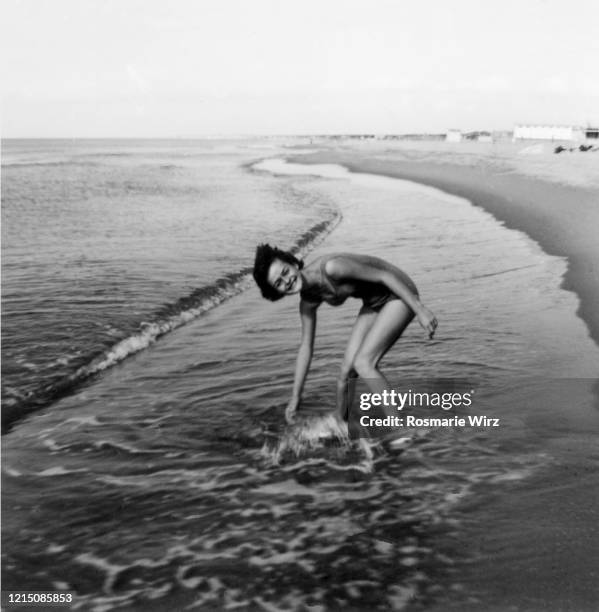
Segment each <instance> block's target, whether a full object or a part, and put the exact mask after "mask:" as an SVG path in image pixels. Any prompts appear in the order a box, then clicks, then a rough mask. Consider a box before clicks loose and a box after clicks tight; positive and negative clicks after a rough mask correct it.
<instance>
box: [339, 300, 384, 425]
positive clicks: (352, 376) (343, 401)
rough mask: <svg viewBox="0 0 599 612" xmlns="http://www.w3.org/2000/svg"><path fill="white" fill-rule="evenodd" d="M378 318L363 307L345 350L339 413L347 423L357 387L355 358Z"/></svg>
mask: <svg viewBox="0 0 599 612" xmlns="http://www.w3.org/2000/svg"><path fill="white" fill-rule="evenodd" d="M377 316H378V315H377V313H376V312H375V311H374V310H371V309H370V308H367V307H366V306H362V308H361V309H360V312H359V313H358V318H357V319H356V322H355V323H354V327H353V329H352V332H351V334H350V337H349V341H348V343H347V348H346V349H345V355H344V356H343V363H342V364H341V372H340V373H339V378H338V379H337V413H338V416H339V418H342V419H344V420H346V421H347V419H348V410H349V408H350V406H351V402H352V400H353V395H354V389H355V386H356V384H355V380H356V371H355V370H354V365H353V364H354V358H355V356H356V353H357V352H358V349H359V348H360V345H361V344H362V342H363V341H364V338H365V336H366V334H367V333H368V331H369V330H370V328H371V327H372V325H373V323H374V321H375V319H376V317H377Z"/></svg>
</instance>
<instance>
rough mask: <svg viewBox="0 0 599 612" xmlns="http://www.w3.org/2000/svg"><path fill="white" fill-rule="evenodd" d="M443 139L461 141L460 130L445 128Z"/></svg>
mask: <svg viewBox="0 0 599 612" xmlns="http://www.w3.org/2000/svg"><path fill="white" fill-rule="evenodd" d="M445 140H446V141H447V142H462V130H447V133H446V134H445Z"/></svg>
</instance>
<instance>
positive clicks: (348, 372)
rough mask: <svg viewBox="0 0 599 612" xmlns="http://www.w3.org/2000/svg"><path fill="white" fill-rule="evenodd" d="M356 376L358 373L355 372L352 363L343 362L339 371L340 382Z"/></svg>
mask: <svg viewBox="0 0 599 612" xmlns="http://www.w3.org/2000/svg"><path fill="white" fill-rule="evenodd" d="M357 377H358V373H357V372H356V370H355V368H354V366H353V365H351V364H345V363H344V364H343V365H342V366H341V371H340V372H339V381H340V382H343V383H345V382H347V381H348V380H349V379H350V378H357Z"/></svg>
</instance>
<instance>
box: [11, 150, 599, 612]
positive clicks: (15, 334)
mask: <svg viewBox="0 0 599 612" xmlns="http://www.w3.org/2000/svg"><path fill="white" fill-rule="evenodd" d="M286 151H287V149H286V148H285V147H284V146H283V145H282V144H280V143H275V144H273V143H270V142H268V141H255V142H252V141H173V142H168V141H139V142H135V141H120V142H119V141H114V142H113V141H97V142H90V141H68V142H64V141H62V142H61V141H46V142H31V141H30V142H18V141H10V142H6V143H3V158H2V214H3V219H2V221H3V223H2V232H3V234H2V238H3V240H2V242H3V244H2V248H3V261H2V267H3V270H2V272H3V279H2V292H3V305H2V319H3V321H2V323H3V325H2V341H3V342H2V379H3V391H2V394H3V410H5V411H6V412H5V415H6V416H5V428H6V433H5V435H4V436H3V585H4V586H3V588H4V589H5V590H25V589H27V590H48V589H68V590H71V591H74V592H75V593H76V603H75V606H74V608H75V609H81V610H98V611H100V610H111V609H128V610H148V609H155V610H167V609H183V608H185V607H186V606H189V605H192V606H195V607H196V608H198V609H206V610H221V609H222V610H225V609H240V610H307V609H310V610H323V611H324V610H338V609H347V610H377V609H379V610H390V609H391V610H410V609H413V610H424V609H430V610H433V609H439V610H441V609H443V610H446V609H456V610H458V609H459V610H467V609H469V610H480V609H485V610H490V609H496V610H504V609H506V607H507V606H511V609H514V610H522V611H530V610H551V609H555V610H558V609H564V610H579V611H584V610H591V609H592V604H593V602H596V601H597V590H596V587H595V586H594V584H595V583H596V582H593V581H592V580H590V575H589V569H588V568H589V567H593V565H592V563H591V561H592V559H593V556H594V555H595V554H596V550H597V549H596V543H597V540H596V537H597V532H596V524H597V520H596V519H597V516H596V507H597V506H596V504H595V502H596V497H595V499H593V494H592V493H591V492H592V491H596V490H597V484H599V483H598V482H597V475H596V474H597V467H598V466H599V454H598V453H597V449H596V444H595V439H596V435H597V433H598V431H599V423H598V420H597V410H596V403H595V401H596V400H595V396H594V395H593V389H592V386H593V384H594V380H595V379H596V377H597V372H596V364H597V363H599V359H597V358H598V357H599V349H598V348H597V347H596V346H595V345H594V344H593V343H592V341H591V340H590V339H589V336H588V332H587V330H586V328H585V327H584V325H583V323H582V322H581V321H580V320H579V319H578V318H577V317H576V316H575V312H576V307H577V298H576V296H575V295H574V294H572V293H569V292H566V291H564V290H562V289H561V288H560V281H561V277H562V275H563V273H564V271H565V269H566V265H567V264H566V262H565V261H563V260H561V259H559V258H555V257H550V256H548V255H547V254H545V253H544V252H543V251H542V250H541V249H540V248H539V247H538V245H536V244H535V243H534V242H532V241H531V240H530V239H529V238H528V237H527V236H525V235H524V234H521V233H519V232H516V231H512V230H507V229H505V228H504V227H502V226H501V224H499V223H498V222H497V221H496V220H495V219H494V218H493V217H492V216H491V215H488V214H487V213H485V212H483V211H481V210H480V209H477V208H475V207H474V206H472V205H471V204H470V203H469V202H467V201H466V200H463V199H460V198H455V197H453V196H449V195H447V194H444V193H442V192H439V191H437V190H434V189H430V188H426V187H423V186H420V185H416V184H413V183H408V182H405V181H398V180H393V179H386V178H384V177H373V176H367V175H360V174H350V173H348V172H347V171H345V170H344V169H343V168H340V167H338V166H302V165H301V164H286V163H285V162H284V161H282V158H283V157H284V156H285V154H286ZM261 241H270V242H272V243H275V244H279V245H280V246H285V247H294V248H295V249H297V250H298V251H299V253H300V254H301V255H303V256H305V257H306V258H307V259H308V260H309V259H310V258H311V257H315V256H318V255H320V254H323V253H326V252H338V251H353V252H363V253H368V254H373V255H378V256H381V257H384V258H385V259H388V260H389V261H392V262H394V263H396V264H397V265H399V266H400V267H401V268H403V269H404V270H406V271H407V272H408V273H409V274H410V275H411V276H412V278H413V279H414V280H415V282H416V284H417V286H418V288H419V290H420V293H421V296H422V299H423V301H424V303H425V304H427V305H428V306H429V307H430V308H431V309H432V310H433V311H434V312H435V313H436V314H437V316H438V318H439V321H440V327H439V330H438V333H437V336H436V337H435V340H434V341H428V340H427V339H426V337H425V334H424V332H423V331H422V330H421V329H420V328H419V327H418V325H417V323H412V324H411V325H410V327H409V328H408V330H407V331H406V333H405V334H404V337H402V339H401V340H400V341H399V342H398V343H397V345H396V346H395V347H394V348H393V349H392V350H391V351H390V352H389V354H388V355H387V356H386V357H385V360H384V364H383V369H384V370H385V371H386V372H387V373H388V376H389V379H390V380H391V381H392V382H401V380H402V379H410V378H419V377H439V378H459V379H464V378H465V379H468V380H469V381H471V382H472V385H473V386H475V387H476V393H477V394H479V396H480V397H481V401H484V404H485V406H486V407H487V410H488V412H489V416H498V417H501V427H499V428H498V429H497V430H493V429H483V428H467V429H463V430H457V429H450V430H440V429H432V428H419V429H418V430H417V431H414V432H411V435H410V436H409V439H407V440H406V441H405V445H404V447H403V448H402V449H400V452H390V451H388V450H385V449H384V448H380V447H376V446H375V447H374V449H370V451H368V449H367V448H365V447H364V445H360V444H358V443H357V442H352V441H349V440H347V439H346V437H345V436H344V433H343V432H342V431H340V430H339V429H338V427H337V426H336V425H335V423H334V422H333V421H332V419H331V418H330V417H329V416H328V414H327V413H328V411H329V410H330V409H331V408H332V407H333V405H334V388H335V377H336V375H337V370H338V367H339V365H340V361H341V357H342V354H343V350H344V343H345V341H346V339H347V336H348V333H349V330H350V329H351V325H352V321H353V320H354V318H355V315H356V312H357V309H358V303H357V302H353V303H352V300H348V302H346V304H345V305H343V306H342V307H339V308H331V307H327V306H323V308H321V309H320V310H319V315H318V330H317V341H316V348H315V356H314V360H313V363H312V369H311V374H310V377H309V379H308V382H307V385H306V390H305V398H304V405H303V407H302V410H303V414H304V415H306V416H305V417H303V418H302V419H300V423H299V424H298V425H296V426H294V427H287V426H286V425H285V424H284V422H283V418H282V411H283V410H284V406H285V405H286V401H287V399H288V395H289V391H290V389H291V383H292V377H293V368H294V361H295V356H296V349H297V344H298V340H299V321H298V316H297V301H296V300H295V299H293V298H287V299H285V300H281V301H280V302H277V303H274V304H272V303H268V302H265V301H264V300H262V299H261V298H260V296H259V294H258V291H257V289H256V288H255V287H253V286H252V283H251V281H250V278H249V266H251V264H252V260H253V250H254V248H255V245H256V244H257V243H258V242H261ZM539 543H542V544H541V545H540V544H539ZM556 559H558V560H559V561H560V563H559V564H556ZM531 568H534V572H532V573H531V571H530V570H531ZM556 585H559V586H556ZM551 605H554V607H553V608H552V607H551Z"/></svg>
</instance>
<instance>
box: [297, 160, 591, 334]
mask: <svg viewBox="0 0 599 612" xmlns="http://www.w3.org/2000/svg"><path fill="white" fill-rule="evenodd" d="M381 153H382V152H380V151H358V150H356V151H351V150H350V151H348V150H343V151H341V150H326V149H323V150H321V151H319V152H317V153H306V154H301V153H298V154H290V155H287V156H286V159H287V161H290V162H294V163H301V164H323V163H334V164H340V165H342V166H344V167H346V168H347V169H348V170H349V171H350V172H356V173H369V174H377V175H382V176H387V177H392V178H398V179H404V180H408V181H413V182H416V183H421V184H424V185H428V186H430V187H435V188H437V189H440V190H442V191H445V192H446V193H449V194H452V195H456V196H459V197H463V198H466V199H467V200H469V201H470V202H472V204H473V205H475V206H480V207H481V208H483V209H484V210H486V211H487V212H489V213H491V214H492V215H493V216H494V217H495V218H496V219H498V220H499V221H501V222H503V223H504V225H505V226H506V227H507V228H509V229H515V230H520V231H523V232H524V233H526V234H527V235H528V236H529V237H530V238H531V239H533V240H534V241H536V242H537V243H538V244H539V245H540V246H541V248H542V249H543V250H544V251H545V252H546V253H548V254H549V255H557V256H560V257H564V258H566V259H567V262H568V267H567V270H566V273H565V275H564V277H563V280H562V283H561V286H562V288H564V289H566V290H569V291H573V292H574V293H576V295H577V296H578V298H579V305H578V309H577V312H576V314H577V315H578V316H579V317H580V318H581V319H582V320H583V321H584V322H585V323H586V325H587V328H588V330H589V334H590V336H591V338H592V339H593V341H594V342H595V343H596V344H597V345H599V309H598V308H597V307H596V306H597V304H599V241H598V240H597V238H596V231H597V228H599V194H597V193H596V192H595V191H593V190H592V189H590V188H584V187H581V186H573V185H564V184H561V183H554V182H549V181H547V180H543V179H541V178H539V177H536V176H535V177H533V176H527V175H525V174H520V173H516V172H510V173H509V174H506V172H505V171H501V172H498V171H497V169H496V168H489V167H485V165H482V166H475V167H473V166H467V165H464V164H458V163H451V161H450V160H448V161H446V160H445V159H443V160H442V161H441V162H437V161H431V160H430V158H429V159H426V160H422V161H420V160H414V161H413V160H405V159H397V158H393V159H381V158H380V157H379V155H381Z"/></svg>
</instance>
